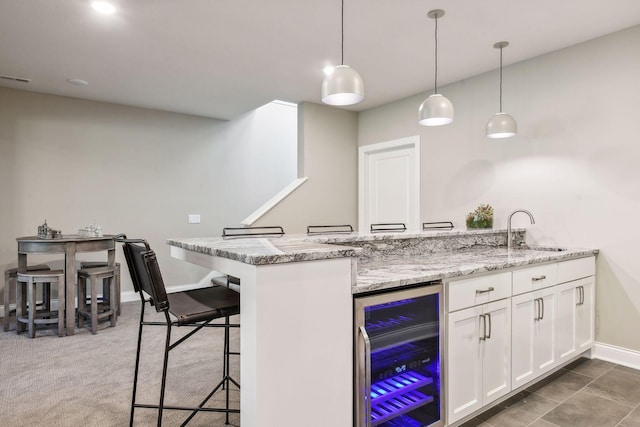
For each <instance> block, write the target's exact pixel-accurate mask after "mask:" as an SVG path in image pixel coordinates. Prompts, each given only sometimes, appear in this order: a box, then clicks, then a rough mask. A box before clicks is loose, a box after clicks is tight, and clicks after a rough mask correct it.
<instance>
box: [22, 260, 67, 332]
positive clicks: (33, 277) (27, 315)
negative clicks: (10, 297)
mask: <svg viewBox="0 0 640 427" xmlns="http://www.w3.org/2000/svg"><path fill="white" fill-rule="evenodd" d="M16 283H17V288H16V289H17V290H16V333H20V332H22V331H23V330H24V326H25V325H26V326H28V328H29V338H35V336H36V325H39V324H51V323H57V324H58V336H60V337H63V336H64V307H65V301H66V300H65V282H64V271H62V270H49V271H46V270H42V271H27V272H25V273H20V272H18V275H17V277H16ZM43 283H49V286H54V285H57V286H58V310H57V311H51V310H50V308H44V309H42V310H38V308H37V304H36V287H37V285H38V284H43ZM25 288H26V289H25ZM25 291H26V292H25Z"/></svg>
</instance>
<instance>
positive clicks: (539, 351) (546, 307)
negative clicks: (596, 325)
mask: <svg viewBox="0 0 640 427" xmlns="http://www.w3.org/2000/svg"><path fill="white" fill-rule="evenodd" d="M511 303H512V309H513V312H512V324H511V333H512V351H511V363H512V374H511V378H512V381H511V386H512V388H517V387H520V386H521V385H524V384H526V383H528V382H529V381H531V380H533V379H534V378H536V377H538V376H539V375H541V374H543V373H545V372H547V371H548V370H550V369H552V368H553V367H554V366H556V365H557V351H556V325H557V322H556V303H557V296H556V289H555V288H554V287H551V288H545V289H542V290H539V291H535V292H529V293H526V294H522V295H517V296H514V297H513V298H512V299H511Z"/></svg>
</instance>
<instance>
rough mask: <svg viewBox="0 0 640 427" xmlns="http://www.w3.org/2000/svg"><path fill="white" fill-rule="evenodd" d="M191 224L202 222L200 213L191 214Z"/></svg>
mask: <svg viewBox="0 0 640 427" xmlns="http://www.w3.org/2000/svg"><path fill="white" fill-rule="evenodd" d="M189 224H200V214H189Z"/></svg>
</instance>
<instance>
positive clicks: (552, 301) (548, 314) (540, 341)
mask: <svg viewBox="0 0 640 427" xmlns="http://www.w3.org/2000/svg"><path fill="white" fill-rule="evenodd" d="M540 292H541V293H542V296H541V297H540V299H541V301H542V304H541V305H542V313H541V315H540V320H538V321H537V322H536V323H535V324H534V325H535V337H534V363H535V366H536V367H537V372H536V376H537V375H540V374H542V373H544V372H547V371H548V370H550V369H551V368H553V367H555V366H556V365H557V364H558V358H557V355H558V353H557V350H556V344H557V340H556V328H557V322H556V314H557V307H556V305H557V296H556V288H555V287H554V288H549V289H544V290H542V291H540Z"/></svg>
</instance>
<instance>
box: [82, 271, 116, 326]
mask: <svg viewBox="0 0 640 427" xmlns="http://www.w3.org/2000/svg"><path fill="white" fill-rule="evenodd" d="M116 271H117V267H116V266H114V267H108V266H105V267H92V268H82V269H80V270H78V326H79V327H83V326H84V320H85V318H86V319H87V320H89V321H90V322H91V333H92V334H96V333H97V332H98V320H100V319H105V318H108V319H109V320H110V322H111V326H116V320H117V315H118V314H117V311H118V309H117V305H116V298H115V295H116V276H117V273H116ZM87 280H89V281H90V282H91V298H90V303H89V306H87V296H86V294H87ZM98 283H102V286H103V287H102V294H103V298H102V300H99V299H98ZM105 295H109V297H106V298H105Z"/></svg>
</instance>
